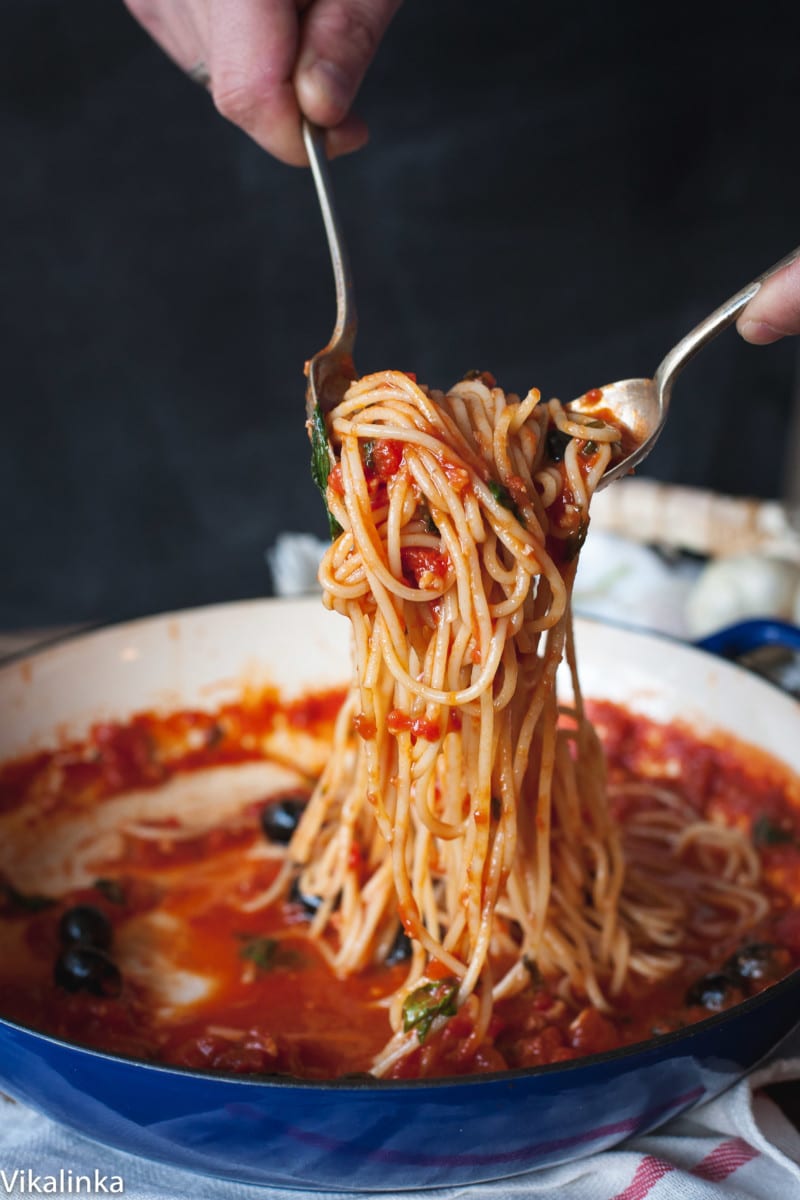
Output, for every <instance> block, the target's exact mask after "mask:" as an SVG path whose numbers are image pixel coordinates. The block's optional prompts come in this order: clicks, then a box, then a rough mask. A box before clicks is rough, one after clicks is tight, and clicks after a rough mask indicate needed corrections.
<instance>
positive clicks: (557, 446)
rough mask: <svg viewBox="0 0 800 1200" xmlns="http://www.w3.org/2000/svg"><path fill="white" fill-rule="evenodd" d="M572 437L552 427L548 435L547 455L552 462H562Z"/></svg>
mask: <svg viewBox="0 0 800 1200" xmlns="http://www.w3.org/2000/svg"><path fill="white" fill-rule="evenodd" d="M571 441H572V438H571V437H570V435H569V434H568V433H563V432H562V430H560V429H551V430H550V432H549V433H548V435H547V456H548V458H549V459H550V460H551V461H552V462H561V460H562V459H563V457H564V451H565V450H566V448H567V446H568V445H569V443H570V442H571Z"/></svg>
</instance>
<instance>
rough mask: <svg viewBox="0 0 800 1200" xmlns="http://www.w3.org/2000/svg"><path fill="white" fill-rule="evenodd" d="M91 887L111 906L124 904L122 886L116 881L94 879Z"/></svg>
mask: <svg viewBox="0 0 800 1200" xmlns="http://www.w3.org/2000/svg"><path fill="white" fill-rule="evenodd" d="M92 887H93V888H95V889H96V890H97V891H98V892H99V893H100V895H101V896H105V898H106V900H108V901H110V902H111V904H124V903H125V893H124V891H123V890H122V885H121V884H120V883H118V882H117V880H116V879H95V881H94V883H93V884H92Z"/></svg>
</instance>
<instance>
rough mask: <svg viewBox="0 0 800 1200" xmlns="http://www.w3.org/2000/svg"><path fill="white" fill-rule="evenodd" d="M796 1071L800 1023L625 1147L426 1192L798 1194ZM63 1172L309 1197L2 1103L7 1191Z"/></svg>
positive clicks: (133, 1195)
mask: <svg viewBox="0 0 800 1200" xmlns="http://www.w3.org/2000/svg"><path fill="white" fill-rule="evenodd" d="M795 1079H796V1080H800V1029H799V1030H798V1031H797V1032H796V1033H795V1034H793V1035H792V1036H791V1037H790V1038H789V1039H787V1041H786V1042H785V1043H784V1045H783V1047H782V1048H781V1053H780V1056H779V1057H776V1058H775V1059H774V1060H773V1061H771V1062H768V1063H767V1064H766V1065H764V1066H762V1067H760V1068H759V1069H757V1070H756V1071H754V1072H753V1073H752V1074H751V1075H750V1076H749V1077H748V1078H746V1079H744V1080H742V1081H741V1082H740V1083H738V1084H737V1085H736V1086H735V1087H733V1088H731V1089H729V1090H728V1091H727V1092H725V1093H724V1094H723V1095H722V1096H720V1097H718V1098H717V1099H716V1100H712V1101H711V1102H709V1103H708V1104H704V1105H702V1106H701V1107H700V1108H697V1109H695V1110H694V1111H693V1112H691V1113H689V1114H687V1115H686V1116H684V1117H679V1118H677V1119H675V1120H673V1121H671V1122H670V1123H669V1124H667V1125H665V1126H664V1127H663V1128H662V1129H660V1130H658V1131H657V1132H655V1133H650V1134H648V1135H647V1136H646V1137H640V1138H635V1139H632V1140H631V1141H629V1142H626V1143H624V1144H623V1145H622V1146H621V1147H620V1148H619V1149H616V1150H606V1151H604V1152H603V1153H602V1154H594V1155H591V1156H590V1157H589V1158H584V1159H581V1160H579V1161H578V1162H574V1163H568V1164H566V1165H564V1166H561V1167H553V1168H550V1169H548V1170H543V1171H534V1172H529V1173H528V1174H525V1175H518V1176H516V1177H515V1178H512V1179H506V1180H501V1181H499V1182H497V1183H484V1184H478V1185H473V1186H470V1187H458V1188H440V1189H437V1190H436V1191H435V1192H430V1193H419V1195H420V1196H423V1195H425V1196H430V1197H432V1198H434V1197H435V1200H457V1198H461V1197H466V1196H469V1198H470V1200H513V1198H514V1197H520V1198H522V1197H526V1196H533V1197H536V1198H537V1200H550V1198H551V1197H552V1198H553V1200H555V1198H556V1197H558V1198H559V1200H564V1198H565V1197H566V1198H567V1200H797V1198H800V1133H798V1131H797V1130H796V1129H795V1128H794V1126H793V1125H792V1124H791V1123H790V1122H789V1121H788V1120H787V1118H786V1117H785V1116H784V1114H783V1113H782V1111H781V1110H780V1108H779V1107H778V1106H777V1104H775V1103H774V1101H773V1100H772V1099H771V1098H770V1097H769V1096H767V1095H766V1094H765V1093H764V1091H763V1088H764V1086H765V1085H766V1084H768V1083H778V1082H783V1081H785V1080H795ZM798 1086H800V1083H799V1084H798ZM14 1171H18V1172H19V1175H18V1176H17V1177H16V1186H13V1185H12V1186H11V1187H8V1186H7V1185H8V1184H9V1183H12V1177H13V1172H14ZM60 1171H64V1172H65V1173H69V1172H70V1171H71V1172H72V1175H73V1178H74V1177H75V1176H77V1175H79V1174H83V1175H87V1176H89V1177H90V1178H91V1179H93V1178H94V1173H95V1171H99V1172H100V1175H101V1176H105V1177H106V1179H107V1181H108V1182H107V1184H106V1186H107V1187H108V1186H109V1185H110V1181H111V1178H112V1177H115V1176H116V1177H119V1178H121V1180H122V1181H123V1185H124V1195H125V1196H127V1197H128V1200H189V1197H191V1198H192V1200H264V1198H265V1196H267V1195H268V1196H269V1197H270V1200H308V1197H309V1193H308V1192H300V1191H294V1190H290V1189H286V1188H277V1189H270V1191H269V1193H265V1192H264V1190H263V1189H262V1188H259V1187H254V1186H252V1185H246V1184H236V1183H230V1182H226V1181H221V1180H218V1179H209V1178H206V1177H204V1176H200V1175H193V1174H192V1173H191V1172H189V1171H185V1170H178V1169H176V1168H172V1167H167V1166H164V1165H163V1164H160V1163H152V1162H147V1161H145V1160H144V1159H138V1158H134V1157H132V1156H131V1155H128V1154H123V1153H121V1152H120V1151H118V1150H109V1149H106V1148H105V1147H103V1146H100V1145H98V1144H96V1143H94V1142H90V1141H87V1140H84V1139H83V1138H79V1137H77V1136H76V1135H75V1134H73V1133H71V1132H69V1131H67V1130H65V1129H62V1128H60V1127H59V1126H58V1125H56V1124H54V1123H53V1122H52V1121H50V1120H48V1119H47V1118H46V1117H43V1116H40V1115H39V1114H38V1113H35V1112H33V1111H32V1110H31V1109H29V1108H24V1107H23V1106H22V1105H19V1104H13V1103H11V1102H6V1103H0V1196H3V1195H7V1196H17V1197H25V1198H27V1200H30V1197H31V1195H32V1194H35V1193H34V1192H32V1190H31V1188H30V1186H29V1177H28V1172H32V1173H33V1175H34V1176H37V1177H39V1179H40V1181H42V1180H44V1177H46V1176H48V1175H52V1176H55V1177H56V1178H58V1175H59V1172H60ZM40 1186H42V1184H41V1183H40ZM56 1194H60V1193H56ZM64 1194H66V1193H64ZM72 1194H73V1195H74V1188H73V1193H72ZM82 1194H83V1195H87V1192H86V1191H85V1190H84V1191H83V1193H82ZM92 1194H94V1195H99V1194H101V1192H100V1191H94V1192H93V1193H92ZM328 1194H330V1195H335V1197H336V1200H342V1193H324V1195H328ZM382 1195H385V1196H387V1197H390V1196H391V1195H392V1193H382ZM398 1195H399V1200H413V1197H414V1195H415V1193H409V1192H403V1193H400V1194H398Z"/></svg>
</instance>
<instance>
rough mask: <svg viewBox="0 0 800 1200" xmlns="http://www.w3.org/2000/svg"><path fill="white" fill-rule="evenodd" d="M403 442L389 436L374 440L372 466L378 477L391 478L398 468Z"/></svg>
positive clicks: (400, 462)
mask: <svg viewBox="0 0 800 1200" xmlns="http://www.w3.org/2000/svg"><path fill="white" fill-rule="evenodd" d="M402 461H403V443H402V442H396V441H394V440H392V439H391V438H387V439H386V440H385V441H380V442H376V443H375V445H374V446H373V448H372V468H373V470H374V472H375V474H376V475H377V476H378V478H379V479H383V480H387V479H391V478H392V476H393V475H396V474H397V472H398V471H399V470H400V466H401V464H402Z"/></svg>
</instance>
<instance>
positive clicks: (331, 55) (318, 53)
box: [294, 0, 400, 129]
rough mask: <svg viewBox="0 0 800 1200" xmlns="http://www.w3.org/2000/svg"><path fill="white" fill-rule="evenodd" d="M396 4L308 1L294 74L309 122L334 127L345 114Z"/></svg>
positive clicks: (394, 0) (364, 0) (367, 0)
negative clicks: (309, 2)
mask: <svg viewBox="0 0 800 1200" xmlns="http://www.w3.org/2000/svg"><path fill="white" fill-rule="evenodd" d="M399 7H400V0H314V3H312V4H311V6H310V7H309V8H308V10H307V12H306V16H305V19H304V22H303V32H302V35H301V44H300V52H299V54H298V57H297V66H296V69H295V74H294V86H295V91H296V93H297V99H298V103H299V105H300V108H301V109H302V111H303V113H304V114H305V115H306V116H307V117H308V119H309V120H310V121H314V122H315V123H316V124H317V125H322V126H324V127H325V128H328V129H330V128H332V127H333V126H335V125H339V124H340V123H341V122H342V121H343V120H344V119H345V117H346V116H347V114H348V113H349V111H350V106H351V104H352V103H353V100H354V99H355V95H356V92H357V91H358V88H359V86H360V84H361V80H362V79H363V78H364V74H365V72H366V70H367V67H368V66H369V64H370V63H371V61H372V59H373V57H374V56H375V53H376V51H377V49H378V46H379V44H380V41H381V38H382V37H383V35H384V33H385V31H386V28H387V26H388V24H389V22H390V21H391V19H392V17H393V16H394V14H395V12H396V11H397V9H398V8H399Z"/></svg>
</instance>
